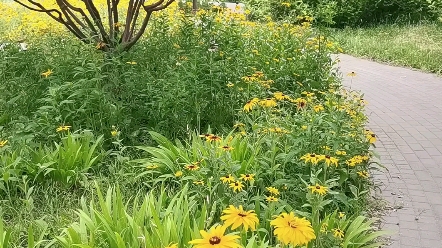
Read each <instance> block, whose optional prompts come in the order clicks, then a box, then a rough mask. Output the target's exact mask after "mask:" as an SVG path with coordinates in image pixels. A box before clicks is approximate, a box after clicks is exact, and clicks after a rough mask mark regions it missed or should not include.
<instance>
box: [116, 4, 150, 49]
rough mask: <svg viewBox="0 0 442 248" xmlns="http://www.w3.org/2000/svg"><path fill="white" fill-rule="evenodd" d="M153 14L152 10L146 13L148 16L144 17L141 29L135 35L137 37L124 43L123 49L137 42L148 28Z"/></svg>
mask: <svg viewBox="0 0 442 248" xmlns="http://www.w3.org/2000/svg"><path fill="white" fill-rule="evenodd" d="M151 15H152V11H148V12H147V13H146V16H145V17H144V20H143V24H141V27H140V30H138V33H137V34H136V35H135V37H134V38H133V39H132V40H130V41H129V42H127V43H123V44H122V45H123V46H122V47H123V51H127V50H129V49H130V48H131V47H132V46H133V45H135V43H136V42H137V41H138V40H139V39H140V38H141V36H142V35H143V33H144V31H145V30H146V27H147V24H148V23H149V19H150V16H151Z"/></svg>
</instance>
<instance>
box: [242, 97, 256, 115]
mask: <svg viewBox="0 0 442 248" xmlns="http://www.w3.org/2000/svg"><path fill="white" fill-rule="evenodd" d="M258 102H259V99H258V98H253V99H252V100H250V101H248V102H247V103H246V105H244V108H243V110H244V111H245V112H249V111H251V110H252V109H253V107H255V106H256V104H258Z"/></svg>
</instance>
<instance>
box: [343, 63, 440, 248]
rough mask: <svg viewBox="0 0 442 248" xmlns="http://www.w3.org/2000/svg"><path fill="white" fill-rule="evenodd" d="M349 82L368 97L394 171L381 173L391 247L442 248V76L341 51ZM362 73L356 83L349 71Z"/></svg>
mask: <svg viewBox="0 0 442 248" xmlns="http://www.w3.org/2000/svg"><path fill="white" fill-rule="evenodd" d="M338 57H339V58H340V59H341V62H340V67H341V72H342V73H343V75H344V84H345V85H346V86H351V88H352V89H356V90H361V91H362V92H363V93H364V94H365V96H364V99H365V100H367V101H368V106H367V111H366V113H367V115H368V116H369V119H370V122H369V125H368V126H369V128H370V129H371V130H373V131H374V132H375V133H376V135H377V136H378V141H377V142H376V146H377V148H376V151H377V152H378V153H379V154H380V156H381V163H382V164H383V165H385V166H386V167H388V169H389V174H388V173H387V174H375V175H374V178H375V180H376V181H380V182H382V185H381V189H382V190H383V192H382V195H383V196H384V198H385V199H386V200H387V201H388V202H389V207H390V210H389V211H388V212H387V215H386V216H385V218H384V226H383V228H384V229H388V230H392V231H394V232H395V234H394V235H393V236H392V237H391V244H390V245H389V246H388V247H391V248H398V247H401V248H419V247H422V248H427V247H428V248H430V247H431V248H442V78H439V77H436V76H434V75H432V74H427V73H422V72H418V71H413V70H409V69H404V68H399V67H393V66H388V65H384V64H379V63H375V62H371V61H367V60H363V59H358V58H354V57H351V56H348V55H339V56H338ZM352 71H354V72H355V73H356V74H357V76H356V77H355V78H353V81H352V82H350V77H347V76H346V74H347V73H349V72H352Z"/></svg>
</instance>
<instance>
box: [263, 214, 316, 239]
mask: <svg viewBox="0 0 442 248" xmlns="http://www.w3.org/2000/svg"><path fill="white" fill-rule="evenodd" d="M270 225H272V226H274V228H275V231H274V234H275V236H276V237H277V238H278V240H279V241H281V242H282V243H283V244H285V245H288V244H292V245H293V246H295V247H296V246H302V245H306V244H308V243H309V242H310V241H311V240H313V239H315V238H316V235H315V232H314V230H313V228H312V224H311V223H310V221H308V220H307V219H306V218H298V217H296V216H295V214H294V213H293V212H290V213H289V214H287V213H282V214H281V215H279V216H278V217H276V218H275V219H274V220H272V221H271V222H270Z"/></svg>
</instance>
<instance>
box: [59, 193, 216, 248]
mask: <svg viewBox="0 0 442 248" xmlns="http://www.w3.org/2000/svg"><path fill="white" fill-rule="evenodd" d="M154 192H155V191H151V192H150V193H149V194H146V195H145V196H142V197H139V196H135V197H134V198H133V199H132V200H130V201H128V202H126V203H125V202H123V196H122V195H121V192H120V190H119V188H118V187H117V188H109V189H108V190H107V193H106V195H103V194H102V193H101V190H100V188H99V187H97V197H98V199H97V200H98V202H96V201H91V203H90V204H89V206H88V205H87V203H86V202H85V201H84V199H83V200H82V203H81V205H82V209H80V210H77V215H78V217H79V221H78V222H76V223H74V224H72V225H71V226H70V227H68V228H66V229H65V230H64V231H63V234H62V235H61V236H59V237H57V240H58V243H59V244H60V245H61V247H65V248H68V247H78V246H79V245H81V247H119V248H122V247H165V246H167V245H168V244H170V243H178V244H181V245H183V246H184V245H185V244H187V243H188V241H190V240H191V238H192V237H193V236H195V235H194V234H193V233H194V232H197V231H198V230H199V229H203V228H204V227H205V225H207V224H210V223H205V219H206V218H207V216H206V212H204V211H201V212H200V211H199V210H198V208H197V206H198V204H197V202H196V201H195V200H194V199H193V198H190V199H189V197H188V196H187V190H186V188H185V187H184V188H183V189H182V190H181V191H180V192H178V193H177V194H175V195H172V196H168V195H166V194H165V192H164V191H162V192H161V193H160V194H159V195H157V196H155V195H156V194H155V193H154ZM169 197H170V198H169ZM198 207H201V208H202V209H205V207H204V206H201V205H200V206H198Z"/></svg>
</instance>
